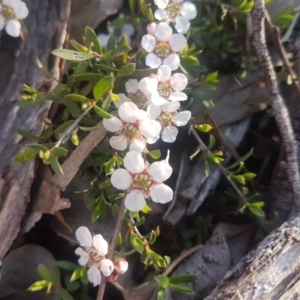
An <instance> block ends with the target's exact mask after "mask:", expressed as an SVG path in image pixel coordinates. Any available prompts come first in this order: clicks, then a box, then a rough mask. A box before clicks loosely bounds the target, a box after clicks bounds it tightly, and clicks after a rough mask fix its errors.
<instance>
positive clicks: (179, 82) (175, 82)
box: [170, 73, 188, 91]
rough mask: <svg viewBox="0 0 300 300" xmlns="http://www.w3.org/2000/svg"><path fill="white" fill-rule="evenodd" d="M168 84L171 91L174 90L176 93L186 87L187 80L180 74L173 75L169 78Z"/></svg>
mask: <svg viewBox="0 0 300 300" xmlns="http://www.w3.org/2000/svg"><path fill="white" fill-rule="evenodd" d="M170 84H171V87H172V89H174V90H176V91H182V90H184V89H185V88H186V86H187V84H188V79H187V77H186V76H185V75H184V74H182V73H175V74H174V75H172V77H171V80H170Z"/></svg>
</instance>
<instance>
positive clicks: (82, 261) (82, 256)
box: [75, 247, 89, 266]
mask: <svg viewBox="0 0 300 300" xmlns="http://www.w3.org/2000/svg"><path fill="white" fill-rule="evenodd" d="M75 254H77V255H79V256H80V258H79V259H78V263H79V264H80V265H81V266H85V265H86V264H87V263H88V261H89V254H88V253H87V252H86V251H84V250H83V249H82V248H80V247H78V248H76V250H75Z"/></svg>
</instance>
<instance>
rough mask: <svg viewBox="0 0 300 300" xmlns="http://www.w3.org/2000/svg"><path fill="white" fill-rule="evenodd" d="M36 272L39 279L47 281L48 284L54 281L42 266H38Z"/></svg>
mask: <svg viewBox="0 0 300 300" xmlns="http://www.w3.org/2000/svg"><path fill="white" fill-rule="evenodd" d="M37 271H38V273H39V274H40V275H41V277H42V278H43V279H45V280H47V281H48V282H53V281H54V279H53V276H52V274H51V273H50V272H49V270H48V269H47V268H46V267H45V266H44V265H42V264H39V265H38V267H37Z"/></svg>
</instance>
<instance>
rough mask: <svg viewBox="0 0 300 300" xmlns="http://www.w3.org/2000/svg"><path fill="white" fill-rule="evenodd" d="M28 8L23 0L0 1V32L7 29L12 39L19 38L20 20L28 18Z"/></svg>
mask: <svg viewBox="0 0 300 300" xmlns="http://www.w3.org/2000/svg"><path fill="white" fill-rule="evenodd" d="M28 13H29V11H28V8H27V6H26V4H25V3H24V2H22V1H21V0H3V1H2V3H1V1H0V30H2V29H3V28H4V27H5V30H6V32H7V33H8V34H9V35H10V36H12V37H18V36H19V35H20V32H21V24H20V22H19V20H21V19H25V18H26V17H27V16H28Z"/></svg>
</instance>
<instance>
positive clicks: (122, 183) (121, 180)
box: [110, 169, 132, 190]
mask: <svg viewBox="0 0 300 300" xmlns="http://www.w3.org/2000/svg"><path fill="white" fill-rule="evenodd" d="M110 182H111V184H112V185H113V186H114V187H115V188H116V189H118V190H127V189H128V188H129V187H130V185H131V183H132V176H131V175H130V174H129V173H128V171H127V170H125V169H117V170H115V171H114V172H113V173H112V175H111V177H110Z"/></svg>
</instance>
